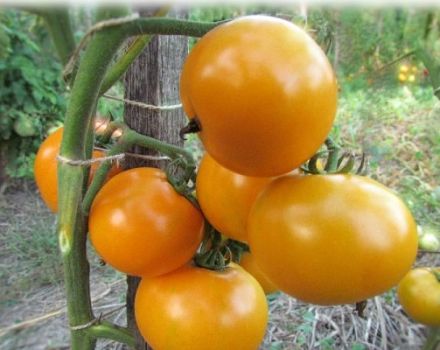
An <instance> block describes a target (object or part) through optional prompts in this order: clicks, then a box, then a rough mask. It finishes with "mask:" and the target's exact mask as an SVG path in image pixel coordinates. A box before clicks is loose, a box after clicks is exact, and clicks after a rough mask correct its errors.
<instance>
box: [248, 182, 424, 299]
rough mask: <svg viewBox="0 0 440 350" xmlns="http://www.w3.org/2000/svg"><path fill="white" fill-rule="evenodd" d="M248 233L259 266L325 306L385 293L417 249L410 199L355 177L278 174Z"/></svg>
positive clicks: (297, 293)
mask: <svg viewBox="0 0 440 350" xmlns="http://www.w3.org/2000/svg"><path fill="white" fill-rule="evenodd" d="M248 237H249V245H250V249H251V251H252V254H254V256H255V259H256V261H257V263H258V266H259V267H260V268H261V270H262V271H263V272H264V273H265V274H266V275H267V277H268V278H269V279H270V280H271V281H272V282H273V283H274V284H275V285H276V286H277V287H279V289H280V290H282V291H283V292H286V293H288V294H290V295H291V296H294V297H295V298H298V299H300V300H303V301H306V302H311V303H315V304H322V305H328V304H344V303H354V302H357V301H361V300H364V299H367V298H369V297H372V296H374V295H377V294H380V293H382V292H385V291H386V290H388V289H389V288H391V287H392V286H394V285H395V284H397V283H398V282H399V280H400V279H401V278H402V277H403V276H404V275H405V273H406V272H407V271H408V270H409V269H410V267H411V264H412V263H413V261H414V259H415V257H416V251H417V229H416V224H415V222H414V219H413V217H412V215H411V213H410V212H409V210H408V208H407V207H406V206H405V204H404V203H403V202H402V201H401V200H400V198H398V197H397V196H396V195H395V194H394V193H393V192H391V191H390V190H389V189H387V188H386V187H385V186H383V185H381V184H379V183H377V182H376V181H374V180H371V179H368V178H365V177H360V176H356V175H309V176H294V175H293V176H284V177H280V178H278V179H275V180H274V181H272V182H271V183H270V184H269V185H268V186H267V187H266V189H265V190H264V191H263V192H262V193H261V194H260V196H259V197H258V199H257V200H256V202H255V204H254V206H253V207H252V209H251V212H250V215H249V221H248Z"/></svg>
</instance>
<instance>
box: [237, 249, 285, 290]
mask: <svg viewBox="0 0 440 350" xmlns="http://www.w3.org/2000/svg"><path fill="white" fill-rule="evenodd" d="M240 266H241V267H242V268H244V269H245V270H246V271H247V272H249V273H250V274H251V275H252V276H253V277H254V278H255V279H256V280H257V281H258V283H260V285H261V287H262V288H263V290H264V293H266V294H271V293H274V292H276V291H277V290H278V288H277V287H276V286H275V285H274V284H273V283H272V282H271V281H270V280H269V279H268V278H267V276H266V275H265V274H264V273H263V272H262V271H261V269H260V268H259V267H258V265H257V262H256V261H255V258H254V256H253V255H252V254H251V253H249V252H244V253H243V255H242V256H241V260H240Z"/></svg>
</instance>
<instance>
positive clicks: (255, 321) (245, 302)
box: [135, 263, 268, 350]
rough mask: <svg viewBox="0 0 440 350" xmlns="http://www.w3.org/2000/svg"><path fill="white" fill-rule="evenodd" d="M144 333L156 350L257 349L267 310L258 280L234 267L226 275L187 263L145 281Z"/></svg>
mask: <svg viewBox="0 0 440 350" xmlns="http://www.w3.org/2000/svg"><path fill="white" fill-rule="evenodd" d="M135 316H136V322H137V325H138V327H139V330H140V332H141V334H142V335H143V337H144V338H145V340H146V341H147V342H148V343H149V344H150V345H151V346H152V347H153V349H155V350H177V349H179V350H180V349H191V350H206V349H210V350H225V349H240V350H256V349H258V347H259V345H260V343H261V342H262V340H263V337H264V334H265V330H266V325H267V319H268V307H267V301H266V297H265V294H264V292H263V290H262V288H261V286H260V285H259V284H258V283H257V281H256V280H255V279H254V278H253V277H252V276H251V275H249V274H248V273H247V272H246V271H244V270H243V269H242V268H241V267H239V266H237V265H235V264H233V263H232V264H231V265H230V266H229V267H228V268H226V269H225V270H223V271H211V270H208V269H204V268H199V267H195V266H190V265H186V266H184V267H182V268H180V269H179V270H176V271H173V272H171V273H169V274H166V275H162V276H159V277H155V278H152V279H146V278H143V279H142V281H141V283H140V285H139V287H138V290H137V293H136V299H135Z"/></svg>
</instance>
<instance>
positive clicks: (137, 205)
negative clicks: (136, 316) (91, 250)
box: [89, 168, 203, 277]
mask: <svg viewBox="0 0 440 350" xmlns="http://www.w3.org/2000/svg"><path fill="white" fill-rule="evenodd" d="M89 231H90V240H91V242H92V244H93V246H94V247H95V249H96V251H97V252H98V254H99V255H100V256H101V257H102V258H103V259H104V260H105V261H106V262H107V263H108V264H110V265H111V266H113V267H114V268H115V269H117V270H119V271H122V272H124V273H126V274H129V275H134V276H147V277H152V276H157V275H160V274H164V273H167V272H170V271H172V270H175V269H177V268H178V267H180V266H182V265H183V264H185V263H187V262H188V261H189V260H190V259H191V258H192V257H193V256H194V254H195V253H196V250H197V248H198V246H199V244H200V242H201V240H202V236H203V216H202V215H201V213H200V212H199V211H198V210H197V209H196V208H195V207H194V206H193V205H192V204H191V202H189V201H188V200H187V199H186V198H185V197H183V196H181V195H180V194H179V193H177V192H176V191H175V190H174V188H173V187H172V186H171V185H170V183H169V182H168V181H167V177H166V175H165V173H164V172H163V171H161V170H159V169H156V168H135V169H130V170H127V171H124V172H122V173H120V174H118V175H116V176H115V177H113V178H112V179H111V180H110V181H108V182H107V183H106V184H105V185H104V186H103V187H102V189H101V190H100V191H99V192H98V194H97V196H96V198H95V200H94V201H93V204H92V207H91V210H90V216H89Z"/></svg>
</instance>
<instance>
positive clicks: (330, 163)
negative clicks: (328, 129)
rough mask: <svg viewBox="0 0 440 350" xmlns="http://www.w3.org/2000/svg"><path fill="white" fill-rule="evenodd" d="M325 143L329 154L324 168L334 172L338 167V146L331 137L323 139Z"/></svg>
mask: <svg viewBox="0 0 440 350" xmlns="http://www.w3.org/2000/svg"><path fill="white" fill-rule="evenodd" d="M325 145H326V147H327V150H328V153H329V155H328V159H327V163H326V164H325V169H324V170H325V171H326V172H335V171H336V169H337V168H338V159H339V147H338V145H337V144H336V143H335V142H334V141H333V140H332V139H331V138H327V139H326V140H325Z"/></svg>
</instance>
